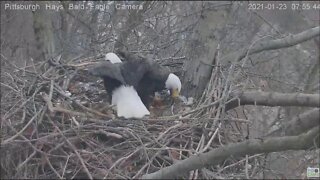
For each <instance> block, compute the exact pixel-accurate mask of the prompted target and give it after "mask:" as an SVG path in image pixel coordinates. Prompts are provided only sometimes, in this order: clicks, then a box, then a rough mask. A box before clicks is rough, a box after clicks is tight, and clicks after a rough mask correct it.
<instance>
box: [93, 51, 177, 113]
mask: <svg viewBox="0 0 320 180" xmlns="http://www.w3.org/2000/svg"><path fill="white" fill-rule="evenodd" d="M122 56H124V58H125V59H126V61H124V62H122V61H121V60H120V58H119V57H118V56H117V55H116V54H114V53H108V54H107V55H106V60H107V61H105V62H103V63H100V64H98V65H97V66H96V67H94V68H92V69H90V70H89V72H90V73H91V74H92V75H94V76H99V77H101V78H102V79H103V81H104V86H105V88H106V90H107V92H108V94H109V95H111V103H112V104H113V105H116V106H117V115H118V117H121V116H122V117H124V118H142V117H143V116H145V115H149V114H150V112H149V111H148V109H149V106H150V103H151V96H154V93H155V92H156V91H161V90H164V89H168V90H170V94H171V96H172V97H173V98H176V97H178V96H179V93H180V90H181V81H180V79H179V77H178V76H176V75H175V74H173V73H170V72H169V71H168V70H167V69H165V68H164V67H162V66H160V65H159V64H157V63H156V62H153V61H151V60H147V59H144V58H136V57H133V56H129V55H127V54H122ZM109 101H110V99H109Z"/></svg>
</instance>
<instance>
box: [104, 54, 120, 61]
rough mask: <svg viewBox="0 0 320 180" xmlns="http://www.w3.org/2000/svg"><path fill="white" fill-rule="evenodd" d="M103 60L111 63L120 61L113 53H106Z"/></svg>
mask: <svg viewBox="0 0 320 180" xmlns="http://www.w3.org/2000/svg"><path fill="white" fill-rule="evenodd" d="M105 60H106V61H110V62H111V63H112V64H115V63H122V61H121V59H120V58H119V57H118V56H117V55H116V54H115V53H107V54H106V56H105Z"/></svg>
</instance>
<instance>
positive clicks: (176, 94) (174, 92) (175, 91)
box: [171, 89, 180, 98]
mask: <svg viewBox="0 0 320 180" xmlns="http://www.w3.org/2000/svg"><path fill="white" fill-rule="evenodd" d="M179 94H180V93H179V90H178V89H173V90H172V91H171V97H173V98H177V97H179Z"/></svg>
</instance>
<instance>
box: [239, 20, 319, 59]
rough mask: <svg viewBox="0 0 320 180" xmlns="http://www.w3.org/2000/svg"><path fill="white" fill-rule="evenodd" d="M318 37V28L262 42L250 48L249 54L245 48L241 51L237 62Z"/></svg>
mask: <svg viewBox="0 0 320 180" xmlns="http://www.w3.org/2000/svg"><path fill="white" fill-rule="evenodd" d="M319 35H320V26H318V27H314V28H311V29H308V30H306V31H303V32H301V33H299V34H295V35H289V36H287V37H285V38H282V39H276V40H270V41H262V42H261V43H259V44H256V45H255V46H253V47H252V48H250V51H249V52H248V50H249V49H248V48H245V49H244V50H242V52H241V53H240V54H239V55H238V58H237V60H238V61H240V60H241V59H242V58H244V57H245V56H246V55H251V54H255V53H259V52H262V51H267V50H274V49H281V48H286V47H290V46H294V45H297V44H299V43H302V42H304V41H307V40H310V39H312V38H314V37H317V36H319Z"/></svg>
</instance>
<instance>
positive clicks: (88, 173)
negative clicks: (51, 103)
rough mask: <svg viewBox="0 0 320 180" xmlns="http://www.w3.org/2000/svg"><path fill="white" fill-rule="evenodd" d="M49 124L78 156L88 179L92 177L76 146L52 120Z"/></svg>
mask: <svg viewBox="0 0 320 180" xmlns="http://www.w3.org/2000/svg"><path fill="white" fill-rule="evenodd" d="M51 124H52V125H53V126H54V127H55V129H56V130H57V131H58V132H59V133H60V134H61V136H62V137H63V138H64V140H65V141H66V142H67V143H68V145H69V146H70V147H71V149H72V150H73V151H74V152H75V153H76V155H77V157H78V158H79V160H80V162H81V165H82V167H83V168H84V171H85V172H86V174H87V175H88V177H89V179H93V177H92V175H91V173H90V171H89V170H88V168H87V166H86V164H85V162H84V160H83V159H82V157H81V155H80V154H79V152H78V151H77V148H76V147H75V146H74V145H73V144H72V143H71V142H70V141H69V140H68V139H67V137H65V136H64V134H63V133H62V132H61V130H60V129H59V127H58V126H57V125H55V124H54V122H52V121H51Z"/></svg>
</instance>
